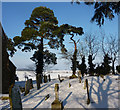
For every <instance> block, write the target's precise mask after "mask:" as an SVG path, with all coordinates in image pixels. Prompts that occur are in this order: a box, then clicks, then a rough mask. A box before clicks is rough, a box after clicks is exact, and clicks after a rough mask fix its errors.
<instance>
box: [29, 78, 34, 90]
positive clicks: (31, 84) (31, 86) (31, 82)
mask: <svg viewBox="0 0 120 110" xmlns="http://www.w3.org/2000/svg"><path fill="white" fill-rule="evenodd" d="M29 80H30V89H32V88H34V87H33V81H32V79H29Z"/></svg>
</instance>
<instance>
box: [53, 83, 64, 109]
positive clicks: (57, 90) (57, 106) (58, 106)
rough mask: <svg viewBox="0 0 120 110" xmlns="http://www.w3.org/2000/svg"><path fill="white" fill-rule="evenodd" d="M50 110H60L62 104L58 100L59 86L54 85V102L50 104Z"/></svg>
mask: <svg viewBox="0 0 120 110" xmlns="http://www.w3.org/2000/svg"><path fill="white" fill-rule="evenodd" d="M51 106H52V107H51V108H52V110H56V109H57V110H62V109H63V103H62V102H61V101H60V100H59V84H55V100H54V101H53V102H52V104H51Z"/></svg>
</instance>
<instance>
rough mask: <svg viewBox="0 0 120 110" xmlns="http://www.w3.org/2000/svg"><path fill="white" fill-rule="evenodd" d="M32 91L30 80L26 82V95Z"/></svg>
mask: <svg viewBox="0 0 120 110" xmlns="http://www.w3.org/2000/svg"><path fill="white" fill-rule="evenodd" d="M29 91H30V79H28V80H27V81H26V82H25V94H24V96H25V95H27V94H28V93H29Z"/></svg>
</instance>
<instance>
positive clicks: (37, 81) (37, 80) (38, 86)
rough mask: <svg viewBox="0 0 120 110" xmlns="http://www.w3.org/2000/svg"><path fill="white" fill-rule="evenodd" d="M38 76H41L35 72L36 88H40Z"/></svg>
mask: <svg viewBox="0 0 120 110" xmlns="http://www.w3.org/2000/svg"><path fill="white" fill-rule="evenodd" d="M40 78H41V75H40V74H37V75H36V83H37V90H39V89H40Z"/></svg>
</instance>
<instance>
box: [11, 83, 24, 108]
mask: <svg viewBox="0 0 120 110" xmlns="http://www.w3.org/2000/svg"><path fill="white" fill-rule="evenodd" d="M9 100H10V108H11V110H22V103H21V96H20V92H19V89H18V88H17V87H16V86H15V85H13V84H12V85H11V86H10V88H9Z"/></svg>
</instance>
